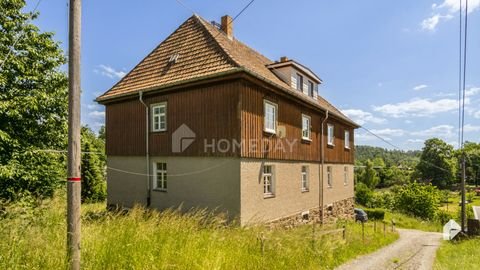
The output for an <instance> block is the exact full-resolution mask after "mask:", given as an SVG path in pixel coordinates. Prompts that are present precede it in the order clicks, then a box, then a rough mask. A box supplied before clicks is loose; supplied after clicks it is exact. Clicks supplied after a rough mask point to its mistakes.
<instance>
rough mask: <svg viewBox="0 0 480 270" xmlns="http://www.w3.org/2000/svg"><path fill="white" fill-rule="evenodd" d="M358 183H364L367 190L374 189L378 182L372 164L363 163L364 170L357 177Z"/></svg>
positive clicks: (368, 161) (370, 162)
mask: <svg viewBox="0 0 480 270" xmlns="http://www.w3.org/2000/svg"><path fill="white" fill-rule="evenodd" d="M359 180H360V182H362V183H364V184H365V185H366V186H367V187H368V188H370V189H374V188H375V187H376V186H377V185H378V183H379V182H380V178H379V177H378V175H377V172H376V171H375V169H374V168H373V162H372V161H370V160H367V162H366V163H365V170H364V171H363V172H362V174H361V175H360V177H359Z"/></svg>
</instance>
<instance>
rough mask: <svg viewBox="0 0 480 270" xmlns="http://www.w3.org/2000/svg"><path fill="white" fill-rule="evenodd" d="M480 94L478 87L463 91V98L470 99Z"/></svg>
mask: <svg viewBox="0 0 480 270" xmlns="http://www.w3.org/2000/svg"><path fill="white" fill-rule="evenodd" d="M477 94H480V87H470V89H466V90H465V96H466V97H471V96H475V95H477Z"/></svg>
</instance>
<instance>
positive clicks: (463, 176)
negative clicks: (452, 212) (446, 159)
mask: <svg viewBox="0 0 480 270" xmlns="http://www.w3.org/2000/svg"><path fill="white" fill-rule="evenodd" d="M461 187H462V210H461V211H462V232H465V231H466V230H465V224H466V211H465V153H462V183H461Z"/></svg>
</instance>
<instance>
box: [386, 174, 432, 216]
mask: <svg viewBox="0 0 480 270" xmlns="http://www.w3.org/2000/svg"><path fill="white" fill-rule="evenodd" d="M393 194H394V198H395V199H394V202H395V208H396V209H397V210H399V211H401V212H404V213H406V214H410V215H413V216H415V217H419V218H423V219H430V220H432V219H433V218H434V217H435V215H436V213H437V211H438V204H439V202H440V197H441V195H440V192H439V191H438V189H437V188H436V187H434V186H432V185H430V184H428V185H424V184H419V183H416V182H413V183H410V184H408V185H403V186H398V187H396V188H394V189H393Z"/></svg>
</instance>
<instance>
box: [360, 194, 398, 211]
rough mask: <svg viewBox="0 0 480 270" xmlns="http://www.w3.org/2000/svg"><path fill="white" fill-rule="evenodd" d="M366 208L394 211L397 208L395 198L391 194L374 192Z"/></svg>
mask: <svg viewBox="0 0 480 270" xmlns="http://www.w3.org/2000/svg"><path fill="white" fill-rule="evenodd" d="M365 206H367V207H369V208H384V209H389V210H392V209H393V208H394V206H395V198H394V197H393V195H392V193H391V192H374V193H373V194H372V197H371V199H370V201H368V202H367V203H366V205H365Z"/></svg>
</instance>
